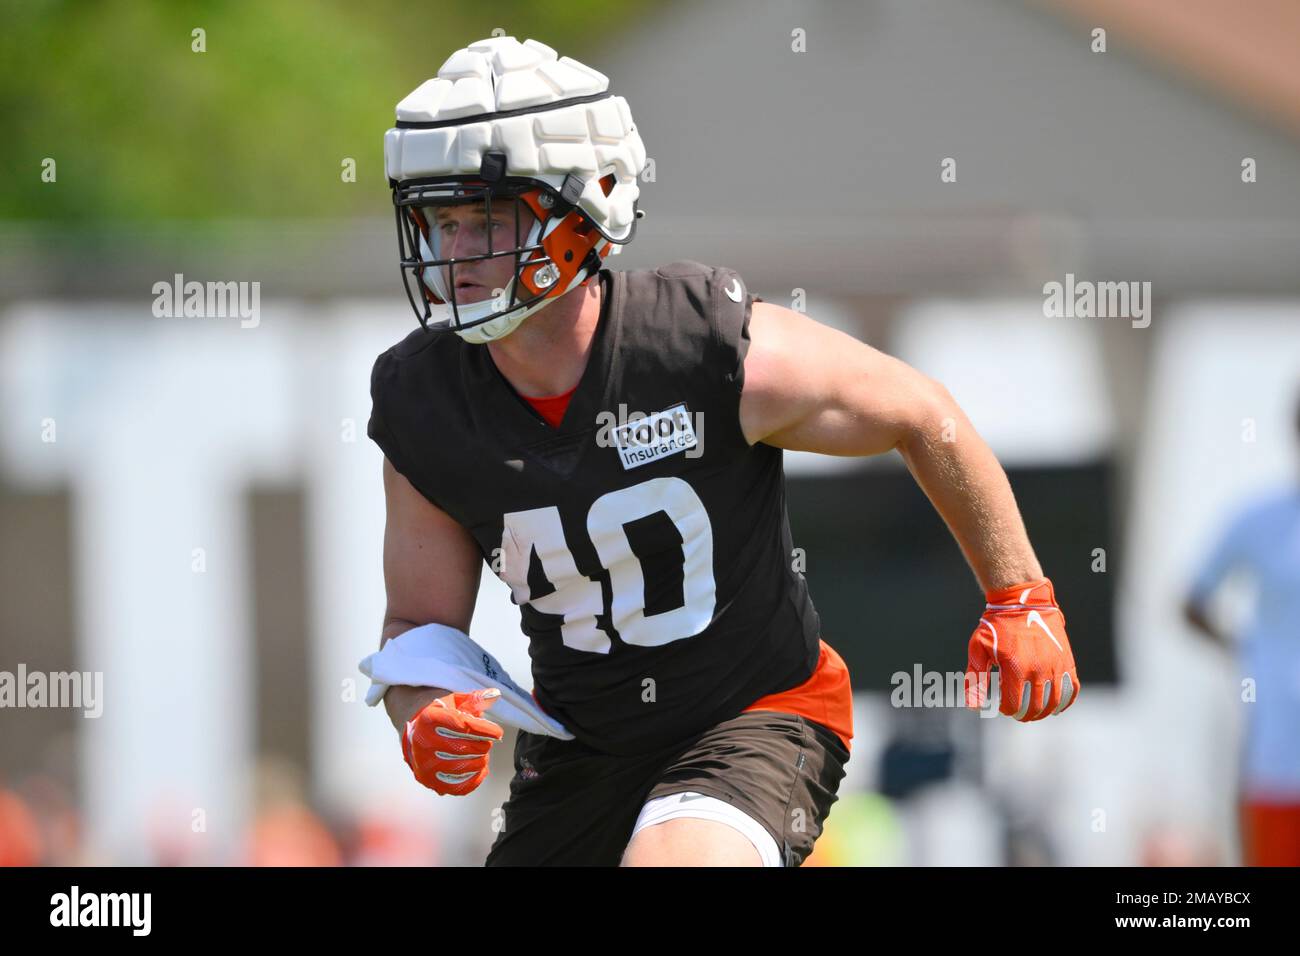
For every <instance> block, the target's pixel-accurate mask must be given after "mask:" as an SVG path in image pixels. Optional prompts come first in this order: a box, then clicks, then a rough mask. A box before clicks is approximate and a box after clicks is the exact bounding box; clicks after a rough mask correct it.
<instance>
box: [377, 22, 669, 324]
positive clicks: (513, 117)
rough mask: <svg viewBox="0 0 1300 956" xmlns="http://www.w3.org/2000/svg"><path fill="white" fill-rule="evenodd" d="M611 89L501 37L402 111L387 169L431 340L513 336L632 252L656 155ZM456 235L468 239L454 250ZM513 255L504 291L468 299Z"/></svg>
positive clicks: (391, 136) (447, 68) (537, 48)
mask: <svg viewBox="0 0 1300 956" xmlns="http://www.w3.org/2000/svg"><path fill="white" fill-rule="evenodd" d="M608 88H609V79H608V78H607V77H605V76H604V75H602V74H600V73H598V72H597V71H595V70H593V69H591V68H590V67H588V66H585V65H583V64H582V63H579V62H578V61H576V60H573V59H570V58H569V57H567V56H566V57H558V58H557V56H556V53H555V51H554V50H552V49H551V48H550V47H548V46H546V45H545V44H542V43H539V42H537V41H536V40H526V41H524V42H523V43H520V42H519V41H518V40H516V39H515V38H514V37H508V36H503V37H491V38H489V39H486V40H480V41H478V42H477V43H471V44H470V45H469V46H468V47H466V48H464V49H461V50H457V51H456V52H455V53H453V54H452V55H451V56H450V57H449V58H448V59H447V62H445V63H444V64H443V65H442V68H441V69H439V70H438V75H437V76H436V77H434V78H433V79H431V80H428V81H426V82H424V83H422V84H420V86H419V87H417V88H416V89H415V90H414V91H413V92H412V93H411V94H410V95H408V96H407V97H406V98H405V99H403V100H402V101H401V102H400V103H398V104H397V125H396V126H395V127H394V128H393V129H390V130H389V131H388V133H387V134H386V135H385V137H384V166H385V170H386V172H387V174H388V181H389V185H390V187H391V188H392V193H393V209H394V214H395V217H396V223H397V240H398V246H399V252H400V260H401V262H400V265H401V275H402V285H403V287H404V288H405V290H406V295H407V299H408V300H409V301H410V303H411V307H412V309H414V311H415V314H416V318H417V319H419V321H420V324H421V325H422V326H423V327H424V328H425V329H428V330H431V331H450V332H455V333H456V334H458V335H459V336H460V337H461V338H462V339H464V340H465V341H467V342H472V343H477V344H482V343H484V342H491V341H494V340H496V339H500V338H503V337H504V336H506V335H509V334H510V333H511V332H513V331H514V330H515V329H516V328H517V327H518V326H519V324H520V323H521V322H522V321H523V320H524V319H525V318H526V317H527V316H529V315H532V314H533V313H534V312H537V311H538V310H540V309H542V308H545V307H546V306H547V305H549V304H550V303H551V302H553V301H555V299H557V298H559V297H560V296H562V295H564V294H565V293H566V292H569V291H570V290H572V289H574V288H577V287H578V286H580V285H585V284H586V282H587V281H588V280H589V279H590V278H591V277H592V276H594V275H596V273H597V272H598V271H599V270H600V266H601V262H602V260H603V258H604V256H606V255H608V254H613V253H617V252H618V251H619V250H620V248H621V247H622V246H623V245H625V244H627V243H628V242H631V241H632V238H633V236H634V235H635V234H636V222H637V219H638V218H640V216H641V215H642V213H641V212H640V211H639V210H638V209H637V198H638V196H639V189H638V186H637V177H638V176H639V175H640V173H641V170H642V168H643V167H644V166H645V161H646V155H645V147H644V146H643V145H642V142H641V136H640V134H639V133H638V132H637V129H636V126H635V125H634V124H633V122H632V114H631V112H630V111H629V109H628V105H627V101H626V100H624V99H623V97H621V96H615V95H613V94H612V93H609V92H608ZM457 206H460V207H467V208H463V209H461V210H460V212H459V214H454V213H452V212H451V210H452V207H457ZM453 217H454V221H452V219H453ZM440 220H441V221H442V223H443V224H440ZM446 223H450V225H449V226H448V225H446ZM477 223H483V224H484V228H481V229H480V228H477V225H476V224H477ZM466 225H469V226H471V227H472V228H469V229H465V228H463V227H464V226H466ZM449 229H450V231H451V232H455V231H456V230H459V234H458V235H457V239H456V241H455V243H454V244H453V243H451V242H449V241H448V236H449ZM449 253H454V254H449ZM505 257H510V259H512V260H513V270H512V272H511V277H510V278H509V280H507V281H506V282H505V284H504V286H502V287H501V288H494V289H492V290H491V294H490V295H488V294H486V292H487V290H486V289H485V288H479V289H478V290H477V294H478V296H480V298H479V299H478V301H468V299H469V298H470V296H468V295H466V290H467V289H471V288H474V285H475V284H476V283H477V284H478V285H481V284H482V283H479V282H478V280H480V279H482V278H483V276H484V275H485V274H487V273H488V272H489V271H495V268H494V267H495V265H496V263H497V262H498V261H499V260H501V259H503V258H505ZM458 270H459V278H458ZM458 289H460V292H459V293H458V291H457V290H458ZM434 306H444V307H445V317H442V318H435V314H434V310H433V307H434Z"/></svg>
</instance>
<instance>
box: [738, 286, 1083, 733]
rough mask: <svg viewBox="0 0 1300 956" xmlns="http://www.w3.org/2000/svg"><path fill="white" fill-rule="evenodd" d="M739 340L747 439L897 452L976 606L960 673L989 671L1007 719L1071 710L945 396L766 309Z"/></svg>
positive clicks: (1057, 647)
mask: <svg viewBox="0 0 1300 956" xmlns="http://www.w3.org/2000/svg"><path fill="white" fill-rule="evenodd" d="M749 338H750V345H749V349H748V352H747V354H746V356H745V367H744V385H743V390H742V392H741V397H740V424H741V429H742V431H743V432H744V434H745V438H746V440H747V441H748V442H749V443H750V444H755V443H757V442H764V443H766V444H769V445H775V446H777V447H779V448H785V449H789V450H791V451H811V452H819V453H821V454H826V455H854V456H860V455H878V454H883V453H885V452H888V451H892V450H895V449H896V450H897V451H898V453H899V454H900V455H901V456H902V458H903V461H904V462H905V463H906V464H907V467H908V469H909V470H910V471H911V473H912V476H913V477H914V478H915V479H916V482H917V484H918V485H920V487H921V489H922V490H923V491H924V492H925V494H926V496H927V497H928V498H929V499H930V501H931V503H932V504H933V505H934V507H935V510H937V511H938V512H939V514H940V516H941V517H942V518H943V520H944V522H945V523H946V524H947V525H948V528H949V530H950V531H951V532H952V535H953V537H954V538H955V539H956V541H957V543H958V545H959V546H960V548H961V550H962V553H963V554H964V555H965V556H966V560H967V561H968V562H969V564H970V566H971V569H972V570H973V571H974V572H975V576H976V578H977V579H978V580H979V583H980V586H981V587H982V588H983V589H984V592H985V595H986V598H987V604H986V610H985V614H984V615H983V616H982V617H981V619H980V625H979V627H978V628H977V629H976V633H975V635H974V636H973V637H972V639H971V642H970V652H971V653H970V664H969V667H968V671H969V672H971V673H972V674H979V673H987V672H988V669H989V667H990V666H991V665H992V664H994V663H996V664H998V665H999V679H1000V681H1001V685H1002V712H1003V713H1006V714H1008V715H1010V716H1014V717H1016V718H1017V719H1021V720H1037V719H1039V718H1041V717H1046V716H1048V715H1049V714H1051V713H1059V712H1060V711H1062V710H1064V709H1065V708H1066V707H1068V706H1070V704H1072V703H1073V702H1074V701H1075V700H1076V699H1077V698H1078V690H1079V682H1078V674H1077V671H1076V669H1075V665H1074V657H1073V654H1072V653H1071V651H1070V646H1069V642H1068V640H1067V638H1066V636H1065V620H1064V617H1063V616H1062V615H1061V612H1060V608H1059V607H1057V605H1056V599H1055V596H1054V594H1053V591H1052V585H1051V582H1050V581H1048V580H1047V579H1046V578H1044V577H1043V571H1042V568H1041V567H1040V566H1039V563H1038V559H1037V557H1035V555H1034V550H1033V547H1032V545H1031V544H1030V543H1029V535H1028V533H1027V532H1026V531H1025V525H1024V521H1023V520H1022V518H1021V516H1020V510H1019V508H1018V507H1017V506H1016V500H1015V496H1014V495H1013V494H1012V491H1011V484H1010V482H1009V481H1008V480H1007V476H1006V473H1005V472H1004V471H1003V470H1002V466H1001V465H1000V464H999V463H998V460H997V458H996V457H994V455H993V452H992V450H991V449H990V448H989V447H988V445H987V444H986V443H985V442H984V441H983V439H981V438H980V437H979V434H978V433H977V432H976V431H975V427H974V426H973V425H972V424H971V422H970V420H969V419H968V418H967V417H966V415H965V413H964V412H963V411H962V410H961V407H960V406H959V405H958V404H957V402H956V401H955V400H954V399H953V397H952V395H951V394H949V392H948V390H947V389H946V388H945V387H944V386H943V385H942V384H941V383H939V382H937V381H935V380H934V379H932V378H930V377H928V376H926V375H924V374H922V373H921V372H919V371H917V370H916V369H914V368H912V367H911V366H909V365H907V364H906V363H905V362H902V361H899V360H898V359H896V358H894V357H892V356H889V355H886V354H884V353H883V352H880V351H878V350H877V349H874V348H872V347H871V346H869V345H866V344H865V343H863V342H860V341H858V340H857V339H855V338H853V337H852V336H850V335H846V334H844V333H843V332H840V331H838V330H836V329H832V328H830V327H829V326H825V325H822V324H821V323H819V322H815V321H813V320H812V319H810V318H808V317H807V316H805V315H802V314H801V313H798V312H794V311H792V310H790V309H786V308H783V307H781V306H778V305H773V304H771V303H768V302H758V301H756V302H754V303H753V307H752V311H751V314H750V321H749ZM1067 675H1068V678H1067ZM973 699H974V698H972V700H973Z"/></svg>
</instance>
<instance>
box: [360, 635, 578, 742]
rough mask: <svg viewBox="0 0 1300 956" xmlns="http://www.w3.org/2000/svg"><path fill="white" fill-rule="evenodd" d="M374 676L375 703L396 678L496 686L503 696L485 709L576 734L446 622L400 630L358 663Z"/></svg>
mask: <svg viewBox="0 0 1300 956" xmlns="http://www.w3.org/2000/svg"><path fill="white" fill-rule="evenodd" d="M358 667H359V668H360V669H361V673H363V674H365V675H366V676H367V677H369V678H370V680H371V681H372V683H371V685H370V689H369V690H368V691H366V703H367V704H369V705H370V706H371V707H374V706H375V705H376V704H378V703H379V702H380V701H381V700H383V699H384V694H385V692H387V690H388V688H389V686H391V685H393V684H406V685H409V686H412V687H441V688H444V689H445V690H449V691H455V692H457V693H470V692H472V691H476V690H480V689H483V688H487V687H496V688H498V689H499V690H500V691H501V696H500V697H499V698H498V699H497V701H496V702H495V703H494V704H493V705H492V706H491V707H490V708H488V710H487V712H486V713H485V714H484V715H483V716H484V717H486V718H488V719H489V720H494V721H496V722H497V723H501V724H510V725H511V726H512V727H518V728H519V729H520V730H526V731H528V732H529V733H530V734H549V735H550V736H552V737H559V738H560V739H561V740H572V739H573V734H571V733H569V731H568V729H567V728H565V726H564V724H562V723H560V722H559V721H558V720H556V719H555V718H554V717H551V716H550V715H549V714H547V713H546V711H544V710H542V708H541V707H540V706H538V704H537V701H535V700H533V695H532V694H530V693H529V692H528V691H526V690H524V689H523V688H522V687H520V686H519V685H518V684H516V683H515V682H514V680H512V679H511V677H510V675H509V674H508V673H506V669H505V668H504V667H502V666H501V662H500V661H498V660H497V659H496V658H495V657H493V656H492V655H491V654H489V653H488V652H487V651H485V650H484V649H483V648H482V647H481V646H480V645H478V644H476V643H475V642H474V641H473V640H471V639H470V636H469V635H468V634H466V633H465V632H464V631H459V630H457V629H456V628H454V627H447V626H446V625H445V624H424V625H421V626H420V627H414V628H412V629H411V630H409V631H406V632H404V633H402V634H399V635H397V637H395V638H393V639H392V640H391V641H388V642H387V643H386V644H384V646H383V648H382V649H380V650H378V651H376V652H375V653H373V654H371V655H369V656H368V657H366V658H365V659H364V660H362V661H361V663H360V664H359V665H358Z"/></svg>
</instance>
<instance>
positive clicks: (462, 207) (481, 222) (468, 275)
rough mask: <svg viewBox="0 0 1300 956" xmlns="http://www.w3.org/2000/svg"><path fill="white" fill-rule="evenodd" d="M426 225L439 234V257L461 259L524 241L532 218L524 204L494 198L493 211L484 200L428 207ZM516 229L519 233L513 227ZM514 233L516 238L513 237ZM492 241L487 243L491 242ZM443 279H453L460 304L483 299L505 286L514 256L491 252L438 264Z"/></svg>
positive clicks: (513, 265)
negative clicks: (474, 258) (468, 258)
mask: <svg viewBox="0 0 1300 956" xmlns="http://www.w3.org/2000/svg"><path fill="white" fill-rule="evenodd" d="M425 215H426V218H427V219H428V220H429V228H430V230H431V231H436V232H437V236H438V246H437V247H436V248H438V257H439V258H442V259H464V258H466V257H469V256H481V255H486V254H487V253H488V252H489V251H492V252H501V251H502V250H511V249H514V248H515V246H516V244H518V245H523V244H524V243H525V242H526V240H527V238H528V231H529V229H531V228H532V225H533V222H534V221H535V219H534V216H533V214H532V212H531V211H530V210H529V208H528V206H527V205H525V204H524V203H522V202H520V201H519V200H518V199H513V198H505V197H502V198H499V199H494V200H492V214H491V217H489V216H488V209H487V204H486V203H485V202H482V201H475V202H469V203H461V204H458V205H455V206H437V207H433V208H431V209H428V210H427V211H426V214H425ZM516 229H518V232H516ZM516 235H517V236H518V240H516V238H515V237H516ZM489 243H490V245H489ZM440 268H441V269H442V281H443V283H444V284H447V283H449V282H450V281H451V280H452V279H454V280H455V283H456V301H457V303H459V304H462V305H468V304H469V303H472V302H481V301H483V300H484V299H487V298H490V297H491V296H493V295H494V294H496V292H497V290H500V289H504V288H505V287H506V286H507V285H508V284H509V283H510V280H511V278H512V277H513V276H514V273H515V257H514V256H513V255H502V256H495V257H493V258H491V259H480V260H478V261H476V262H465V263H460V262H458V263H457V264H456V266H455V268H454V270H453V269H452V267H451V266H441V267H440Z"/></svg>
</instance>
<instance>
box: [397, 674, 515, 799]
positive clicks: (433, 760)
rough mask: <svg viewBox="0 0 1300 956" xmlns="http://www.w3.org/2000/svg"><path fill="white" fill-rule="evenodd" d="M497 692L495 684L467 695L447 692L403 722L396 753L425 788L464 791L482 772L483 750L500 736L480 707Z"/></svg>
mask: <svg viewBox="0 0 1300 956" xmlns="http://www.w3.org/2000/svg"><path fill="white" fill-rule="evenodd" d="M500 696H501V691H499V690H497V689H496V688H495V687H492V688H488V689H486V690H476V691H474V692H473V693H469V694H462V693H456V694H447V695H446V696H445V697H439V698H437V699H436V700H434V701H432V702H431V703H430V704H429V705H428V706H427V707H425V708H424V709H423V710H421V711H420V712H419V713H417V714H416V715H415V716H414V717H412V718H411V719H410V720H408V721H407V722H406V730H405V731H404V732H403V733H402V756H403V757H405V758H406V763H407V765H408V766H409V767H410V768H411V771H412V772H413V773H414V774H415V779H416V780H418V781H420V783H422V784H424V785H425V786H426V787H428V788H429V789H430V790H436V791H437V792H438V793H441V794H448V795H451V796H457V797H459V796H464V795H465V794H467V793H469V792H470V791H471V790H473V789H474V788H475V787H477V786H478V785H479V784H480V783H482V782H483V778H485V777H486V776H487V772H488V751H489V750H490V749H491V748H492V745H493V744H494V743H496V742H497V741H498V740H500V739H501V737H502V735H503V734H504V731H502V729H501V726H500V725H499V724H494V723H493V722H492V721H490V720H487V719H486V718H484V717H483V716H482V715H483V712H484V711H486V710H487V709H488V708H489V707H491V706H492V702H493V701H494V700H496V699H497V698H498V697H500Z"/></svg>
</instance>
